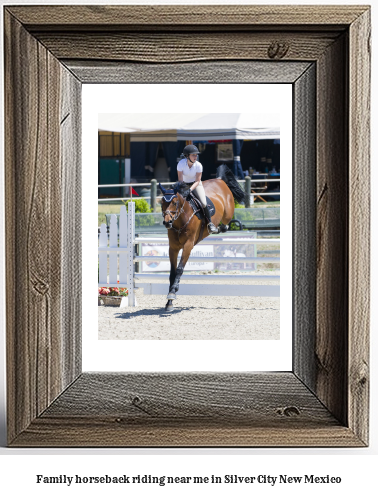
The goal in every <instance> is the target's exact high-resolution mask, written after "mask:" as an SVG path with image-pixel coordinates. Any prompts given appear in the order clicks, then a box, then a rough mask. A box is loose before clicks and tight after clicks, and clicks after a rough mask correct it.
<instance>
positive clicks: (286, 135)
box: [82, 84, 292, 371]
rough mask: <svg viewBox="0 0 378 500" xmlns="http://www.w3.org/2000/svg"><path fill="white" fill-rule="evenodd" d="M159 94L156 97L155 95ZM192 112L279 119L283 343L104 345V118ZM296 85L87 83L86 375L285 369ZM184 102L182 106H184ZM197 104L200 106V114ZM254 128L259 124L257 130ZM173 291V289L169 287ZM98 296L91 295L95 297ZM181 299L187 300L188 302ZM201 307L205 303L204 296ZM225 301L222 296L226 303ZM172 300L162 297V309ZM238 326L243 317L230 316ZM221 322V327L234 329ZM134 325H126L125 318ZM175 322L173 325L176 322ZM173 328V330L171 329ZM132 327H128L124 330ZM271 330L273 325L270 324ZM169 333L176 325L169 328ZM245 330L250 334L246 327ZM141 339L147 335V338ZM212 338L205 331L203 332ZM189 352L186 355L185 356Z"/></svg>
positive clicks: (287, 363) (107, 342)
mask: <svg viewBox="0 0 378 500" xmlns="http://www.w3.org/2000/svg"><path fill="white" fill-rule="evenodd" d="M157 95H158V96H159V98H158V99H157V98H156V96H157ZM183 96H190V102H191V105H190V107H188V112H193V113H196V112H197V111H198V112H201V113H216V112H219V103H222V113H240V112H242V113H251V114H253V113H255V114H260V113H261V114H278V115H279V116H280V140H281V172H284V175H282V176H281V186H280V189H281V192H282V193H283V195H282V196H281V246H280V249H281V254H280V258H281V261H282V262H284V263H285V265H282V266H281V269H280V273H281V299H280V313H281V314H280V340H279V341H258V340H254V341H249V340H227V341H225V340H222V341H221V340H218V341H214V340H191V341H187V340H175V341H172V340H149V341H148V344H146V342H145V341H143V340H133V341H112V340H101V341H100V342H99V341H98V340H97V329H98V325H97V311H98V306H97V300H96V295H97V281H96V280H97V272H93V270H94V269H97V258H98V257H97V255H98V252H97V227H98V217H97V180H98V179H97V164H98V156H97V155H98V148H97V140H98V137H97V136H98V127H97V123H98V113H122V112H123V113H126V112H129V113H177V111H181V112H183V111H184V110H185V98H183ZM291 102H292V86H291V85H289V84H273V85H261V84H254V85H250V84H243V85H235V84H224V85H206V84H202V85H199V84H198V85H193V84H190V85H172V84H171V85H170V84H157V85H151V84H150V85H84V86H83V179H85V187H84V189H83V221H85V223H83V254H82V255H83V259H82V260H83V297H82V304H83V369H84V370H85V371H109V370H110V371H252V370H253V371H265V370H275V371H286V370H291V367H292V363H291V353H292V337H291V332H292V305H291V297H292V286H291V285H292V280H291V275H292V273H291V269H292V266H291V255H292V234H291V233H292V216H291V189H292V186H291V181H292V168H291V164H292V162H291V149H292V121H291V114H292V107H291ZM178 103H180V105H178ZM192 103H200V105H198V106H199V108H198V109H196V105H195V104H192ZM250 126H251V127H253V123H251V125H250ZM167 286H168V285H167ZM89 290H93V293H92V295H90V294H89V293H88V291H89ZM181 300H182V301H184V300H185V299H184V298H182V299H181ZM198 300H199V303H200V300H201V298H200V297H199V299H198ZM225 300H226V297H219V305H220V306H221V305H222V301H223V303H225ZM165 302H166V300H165V297H164V296H162V297H161V303H162V307H163V306H164V304H165ZM227 319H228V320H231V321H237V318H232V319H231V318H227ZM227 319H225V318H222V316H221V315H220V316H219V327H220V328H227ZM125 321H127V320H125ZM174 321H175V320H174V319H172V322H174ZM172 322H171V326H172ZM123 327H124V328H127V324H124V325H123ZM266 327H267V328H269V324H267V325H266ZM167 328H169V324H167ZM241 328H248V325H243V326H241ZM140 337H141V338H142V337H143V332H141V335H140ZM204 339H206V332H204ZM183 353H185V355H183Z"/></svg>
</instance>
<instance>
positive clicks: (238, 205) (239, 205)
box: [234, 200, 245, 208]
mask: <svg viewBox="0 0 378 500" xmlns="http://www.w3.org/2000/svg"><path fill="white" fill-rule="evenodd" d="M234 203H235V208H245V206H244V205H241V204H240V203H238V202H237V201H236V200H234Z"/></svg>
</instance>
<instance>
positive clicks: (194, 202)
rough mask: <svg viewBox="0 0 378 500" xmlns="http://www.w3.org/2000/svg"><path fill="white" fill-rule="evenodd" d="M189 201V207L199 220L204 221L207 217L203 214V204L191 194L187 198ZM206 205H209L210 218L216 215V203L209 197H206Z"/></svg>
mask: <svg viewBox="0 0 378 500" xmlns="http://www.w3.org/2000/svg"><path fill="white" fill-rule="evenodd" d="M187 200H188V202H189V205H190V206H191V207H192V209H193V211H194V212H195V214H196V217H197V218H198V219H199V220H203V219H204V218H205V215H204V213H203V208H202V205H201V202H200V201H199V200H198V199H197V198H196V197H195V196H194V194H193V193H190V195H189V196H188V197H187ZM206 203H207V206H208V207H209V212H210V216H211V217H212V216H213V215H214V214H215V207H214V203H213V202H212V201H211V200H210V198H209V197H208V196H206Z"/></svg>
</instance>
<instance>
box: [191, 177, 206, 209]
mask: <svg viewBox="0 0 378 500" xmlns="http://www.w3.org/2000/svg"><path fill="white" fill-rule="evenodd" d="M193 193H194V195H195V196H196V197H197V198H198V199H199V200H200V202H201V205H202V206H203V207H206V195H205V190H204V188H203V186H202V181H200V183H199V184H198V186H197V187H196V189H193Z"/></svg>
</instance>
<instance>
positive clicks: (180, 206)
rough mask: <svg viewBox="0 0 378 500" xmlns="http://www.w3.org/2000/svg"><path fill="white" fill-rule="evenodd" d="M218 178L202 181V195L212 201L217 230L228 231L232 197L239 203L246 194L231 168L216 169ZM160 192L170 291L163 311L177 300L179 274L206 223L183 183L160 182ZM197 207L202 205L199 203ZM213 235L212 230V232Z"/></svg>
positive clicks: (205, 228) (206, 231) (167, 309)
mask: <svg viewBox="0 0 378 500" xmlns="http://www.w3.org/2000/svg"><path fill="white" fill-rule="evenodd" d="M216 175H217V177H216V178H215V179H210V180H207V181H204V182H203V183H202V185H203V187H204V190H205V194H206V196H207V197H208V198H210V200H211V201H212V202H213V204H214V207H215V214H214V215H213V216H212V222H213V224H214V225H215V226H217V227H218V233H220V232H226V231H227V230H228V223H229V222H230V221H231V220H232V218H233V215H234V209H235V204H234V198H235V199H236V200H237V201H238V202H242V201H244V200H245V193H244V191H243V190H242V189H241V187H240V186H239V184H238V182H237V180H236V179H235V177H234V174H233V173H232V171H231V170H230V169H229V168H228V167H227V165H220V166H219V167H218V168H217V174H216ZM159 186H160V189H161V191H162V193H163V199H162V213H163V218H164V220H163V224H164V226H165V227H166V228H167V229H168V240H169V260H170V263H171V271H170V275H169V292H168V295H167V299H168V302H167V303H166V306H165V310H166V312H171V311H173V304H172V301H173V300H174V299H176V293H177V292H178V290H179V284H180V279H181V276H182V274H183V272H184V268H185V265H186V263H187V261H188V259H189V256H190V253H191V251H192V249H193V247H194V246H195V245H196V244H197V243H199V242H200V241H202V240H203V239H204V238H206V237H207V236H209V231H208V229H207V224H206V223H205V222H204V221H205V217H203V220H202V221H201V220H199V219H198V218H197V217H195V216H194V215H195V212H196V211H197V210H196V211H194V210H193V208H192V207H191V205H190V204H189V202H188V200H187V198H188V197H189V196H193V195H192V194H191V191H190V189H189V186H188V185H187V184H186V183H185V182H182V181H181V182H180V181H179V182H176V184H174V185H173V186H172V189H171V190H166V189H164V188H163V187H162V186H161V184H159ZM199 206H201V204H200V203H199ZM213 234H214V233H213ZM181 249H182V256H181V259H180V262H179V264H178V265H177V257H178V254H179V251H180V250H181Z"/></svg>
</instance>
